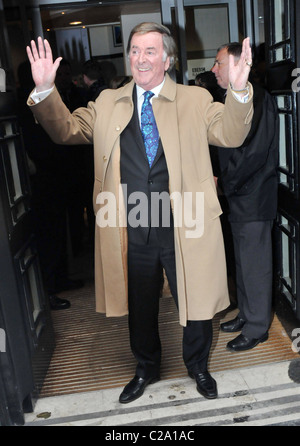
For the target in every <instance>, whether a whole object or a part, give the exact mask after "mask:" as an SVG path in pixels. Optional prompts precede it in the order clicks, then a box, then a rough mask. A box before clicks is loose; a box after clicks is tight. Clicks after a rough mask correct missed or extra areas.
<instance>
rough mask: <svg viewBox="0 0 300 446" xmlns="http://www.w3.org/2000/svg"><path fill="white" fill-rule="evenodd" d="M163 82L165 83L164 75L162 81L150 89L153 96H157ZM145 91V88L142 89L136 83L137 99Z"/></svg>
mask: <svg viewBox="0 0 300 446" xmlns="http://www.w3.org/2000/svg"><path fill="white" fill-rule="evenodd" d="M164 83H165V77H164V80H163V81H162V83H161V84H159V85H157V86H156V87H154V88H152V89H151V91H152V93H154V96H156V97H157V96H158V95H159V93H160V90H161V89H162V87H163V85H164ZM145 91H147V90H144V89H143V88H142V87H140V86H139V85H136V93H137V97H138V98H139V99H140V98H141V97H142V96H143V94H144V93H145Z"/></svg>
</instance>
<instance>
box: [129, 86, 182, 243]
mask: <svg viewBox="0 0 300 446" xmlns="http://www.w3.org/2000/svg"><path fill="white" fill-rule="evenodd" d="M133 101H134V113H133V116H132V119H131V121H130V123H129V124H128V126H127V127H126V129H125V130H124V131H123V132H122V134H121V159H120V169H121V183H122V185H126V187H127V190H126V194H124V196H125V200H126V197H127V203H126V204H127V217H128V218H127V225H128V226H127V233H128V241H129V243H135V244H146V243H147V242H148V239H149V235H150V230H153V225H155V230H156V233H157V237H158V240H159V243H160V245H161V246H164V247H171V246H173V243H174V230H173V228H174V224H173V217H172V212H171V207H170V201H169V173H168V168H167V163H166V159H165V155H164V151H163V147H162V144H161V141H160V143H159V148H158V152H157V155H156V158H155V160H154V162H153V164H152V166H151V168H150V167H149V164H148V160H147V156H146V151H145V146H144V142H143V137H142V133H141V130H140V124H139V119H138V113H137V104H136V101H137V100H136V89H135V88H134V91H133ZM161 192H166V193H167V194H165V199H166V197H167V201H165V202H164V203H165V205H164V209H162V205H161V204H162V201H160V205H159V207H157V206H156V205H155V203H154V201H153V195H152V194H153V193H154V194H155V193H156V194H155V195H156V197H157V196H158V194H160V193H161ZM139 193H142V194H143V197H144V198H145V200H142V201H140V199H139V198H140V196H139ZM151 195H152V196H151ZM143 197H142V198H143ZM129 198H131V199H132V203H128V199H129ZM151 205H152V206H151ZM153 211H156V212H155V213H154V215H153V214H152V215H151V212H153ZM164 217H167V219H166V221H163V220H162V219H163V218H164ZM134 223H139V224H138V225H137V226H134V225H133V224H134Z"/></svg>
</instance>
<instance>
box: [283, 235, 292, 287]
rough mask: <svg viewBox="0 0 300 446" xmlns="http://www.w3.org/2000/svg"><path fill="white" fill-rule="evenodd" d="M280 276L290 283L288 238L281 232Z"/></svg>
mask: <svg viewBox="0 0 300 446" xmlns="http://www.w3.org/2000/svg"><path fill="white" fill-rule="evenodd" d="M281 239H282V241H281V243H282V277H283V278H284V279H285V280H286V282H287V284H288V285H290V284H291V278H290V264H289V238H288V236H287V235H286V234H285V233H284V232H282V235H281Z"/></svg>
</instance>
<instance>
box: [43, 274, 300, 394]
mask: <svg viewBox="0 0 300 446" xmlns="http://www.w3.org/2000/svg"><path fill="white" fill-rule="evenodd" d="M60 297H63V298H66V299H69V300H70V302H71V307H70V308H69V309H67V310H62V311H53V312H52V317H53V325H54V331H55V334H56V348H55V351H54V354H53V357H52V360H51V363H50V367H49V369H48V373H47V376H46V378H45V381H44V384H43V387H42V389H41V393H40V398H41V397H47V396H57V395H64V394H71V393H77V392H89V391H93V390H101V389H107V388H112V387H119V386H124V385H125V384H127V382H128V381H129V380H130V379H131V378H132V377H133V376H134V374H135V360H134V358H133V356H132V354H131V350H130V346H129V334H128V325H127V317H121V318H106V317H105V315H102V314H99V313H96V312H95V301H94V286H93V283H90V284H88V285H86V286H85V288H83V289H81V290H77V291H75V292H74V291H72V292H65V293H63V294H61V295H60ZM236 314H237V310H234V311H231V312H226V311H225V312H222V313H220V314H218V315H216V317H215V318H214V321H213V328H214V340H213V345H212V349H211V355H210V360H209V371H210V372H212V373H213V372H216V371H222V370H229V369H236V368H240V367H250V366H253V365H259V364H267V363H272V362H278V361H286V360H290V359H291V360H292V359H294V358H297V357H299V355H298V354H296V353H294V352H293V350H292V348H291V345H292V344H291V340H290V339H289V337H288V335H287V334H286V332H285V330H284V328H283V327H282V325H281V323H280V322H279V320H278V318H277V316H276V315H275V316H274V319H273V323H272V326H271V328H270V331H269V340H268V341H267V342H265V343H263V344H259V345H258V346H257V347H256V348H254V349H253V350H250V351H247V352H243V353H232V352H230V351H228V350H226V344H227V342H228V341H230V340H231V339H233V338H234V337H235V336H236V334H234V335H232V334H226V333H222V332H220V330H219V325H220V322H224V321H227V320H230V319H232V318H234V317H235V316H236ZM160 335H161V342H162V348H163V356H162V366H161V379H175V378H183V377H185V376H187V372H186V369H185V366H184V364H183V361H182V354H181V352H182V347H181V339H182V327H181V326H180V325H179V323H178V313H177V309H176V306H175V304H174V302H173V299H172V297H163V298H162V299H161V311H160Z"/></svg>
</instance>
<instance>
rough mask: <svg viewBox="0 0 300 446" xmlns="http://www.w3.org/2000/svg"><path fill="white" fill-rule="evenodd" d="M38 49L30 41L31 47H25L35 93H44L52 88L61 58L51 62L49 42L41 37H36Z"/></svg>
mask: <svg viewBox="0 0 300 446" xmlns="http://www.w3.org/2000/svg"><path fill="white" fill-rule="evenodd" d="M37 43H38V48H37V46H36V44H35V42H34V40H32V41H31V47H30V46H27V47H26V51H27V56H28V59H29V62H30V64H31V73H32V78H33V80H34V83H35V85H36V91H37V92H39V91H45V90H48V89H50V88H52V87H53V86H54V81H55V77H56V71H57V69H58V67H59V64H60V61H61V59H62V57H58V58H57V59H56V60H55V61H54V62H53V56H52V50H51V47H50V45H49V42H48V41H47V40H46V39H45V40H44V41H43V39H42V38H41V37H38V42H37Z"/></svg>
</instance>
